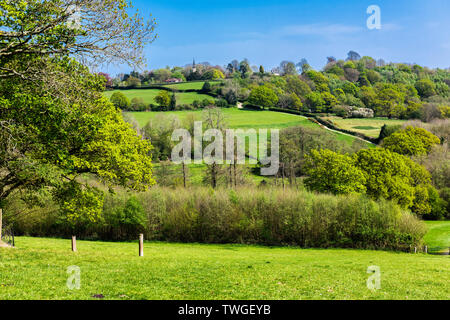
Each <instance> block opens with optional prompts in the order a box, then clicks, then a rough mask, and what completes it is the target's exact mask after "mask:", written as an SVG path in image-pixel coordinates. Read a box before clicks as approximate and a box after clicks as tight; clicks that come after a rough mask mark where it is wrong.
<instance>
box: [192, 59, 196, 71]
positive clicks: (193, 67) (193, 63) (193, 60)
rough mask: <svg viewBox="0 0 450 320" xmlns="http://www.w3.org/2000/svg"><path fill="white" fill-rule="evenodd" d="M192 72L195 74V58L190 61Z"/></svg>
mask: <svg viewBox="0 0 450 320" xmlns="http://www.w3.org/2000/svg"><path fill="white" fill-rule="evenodd" d="M192 72H197V67H196V66H195V58H193V59H192Z"/></svg>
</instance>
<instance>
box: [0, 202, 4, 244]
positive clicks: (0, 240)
mask: <svg viewBox="0 0 450 320" xmlns="http://www.w3.org/2000/svg"><path fill="white" fill-rule="evenodd" d="M2 218H3V209H2V208H0V243H1V242H2V227H3V226H2Z"/></svg>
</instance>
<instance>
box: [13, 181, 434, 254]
mask: <svg viewBox="0 0 450 320" xmlns="http://www.w3.org/2000/svg"><path fill="white" fill-rule="evenodd" d="M15 227H16V232H19V233H21V234H28V235H33V236H70V235H71V234H72V233H76V234H77V235H78V236H79V237H82V238H89V239H101V240H132V239H136V237H137V235H138V234H139V233H144V234H145V237H146V239H148V240H161V241H177V242H202V243H247V244H263V245H296V246H301V247H319V248H325V247H345V248H369V249H395V250H407V249H408V248H409V246H410V245H414V244H418V243H420V242H421V239H422V237H423V236H424V234H425V231H426V230H425V226H424V224H423V223H422V222H421V221H419V220H418V219H417V218H416V217H414V216H412V215H411V214H410V213H408V212H406V211H402V210H400V209H399V208H398V207H397V206H396V205H395V204H393V203H392V202H388V201H384V200H380V201H373V200H370V199H368V198H366V197H365V196H357V195H352V196H345V197H344V196H332V195H323V194H320V195H319V194H314V193H309V192H306V191H296V190H284V191H283V190H279V189H273V190H267V189H258V190H251V189H247V188H243V189H239V190H238V191H237V192H236V191H234V190H217V191H213V190H212V189H208V188H198V189H177V190H176V191H174V190H169V189H163V188H154V189H152V190H150V191H148V192H145V193H142V194H138V195H129V194H127V193H120V194H115V195H108V196H107V198H106V201H105V204H104V210H103V217H102V219H101V221H99V222H97V223H95V224H94V223H88V222H86V223H79V224H78V225H77V226H76V227H75V230H72V229H71V227H70V226H69V225H68V224H67V223H66V222H65V221H64V220H63V219H62V218H60V217H59V216H58V215H55V214H54V213H50V212H42V213H40V215H39V216H36V215H35V216H31V217H30V216H27V217H22V218H19V219H17V220H16V221H15Z"/></svg>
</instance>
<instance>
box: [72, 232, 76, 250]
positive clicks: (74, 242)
mask: <svg viewBox="0 0 450 320" xmlns="http://www.w3.org/2000/svg"><path fill="white" fill-rule="evenodd" d="M72 251H73V252H77V237H76V236H72Z"/></svg>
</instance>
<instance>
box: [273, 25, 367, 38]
mask: <svg viewBox="0 0 450 320" xmlns="http://www.w3.org/2000/svg"><path fill="white" fill-rule="evenodd" d="M362 30H363V28H362V27H356V26H348V25H342V24H305V25H293V26H286V27H284V28H282V29H281V30H280V31H279V32H277V33H278V34H279V35H281V36H283V35H284V36H304V35H305V36H307V35H313V36H330V35H331V36H332V35H337V34H351V33H356V32H360V31H362Z"/></svg>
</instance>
